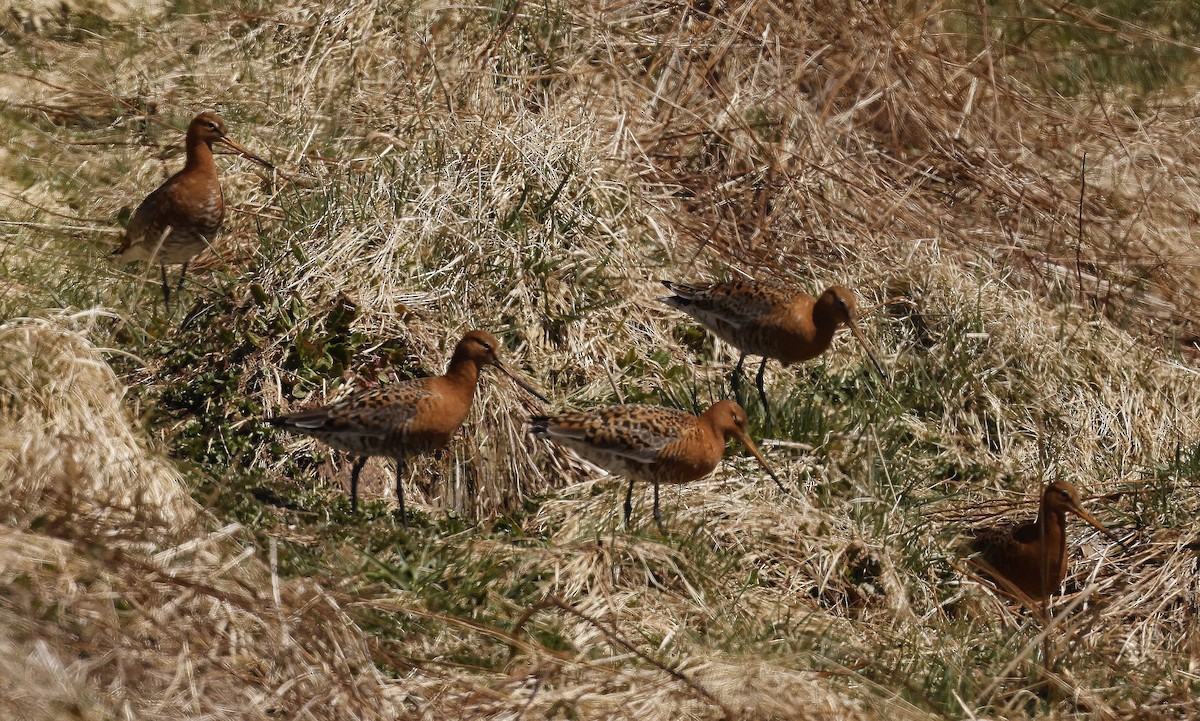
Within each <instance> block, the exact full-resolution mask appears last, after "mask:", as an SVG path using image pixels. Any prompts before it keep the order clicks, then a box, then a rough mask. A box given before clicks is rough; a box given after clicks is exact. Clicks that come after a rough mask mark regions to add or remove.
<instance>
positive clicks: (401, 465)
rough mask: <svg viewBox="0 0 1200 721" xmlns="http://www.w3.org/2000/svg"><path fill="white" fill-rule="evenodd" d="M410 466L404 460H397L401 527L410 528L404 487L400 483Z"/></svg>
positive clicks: (397, 492)
mask: <svg viewBox="0 0 1200 721" xmlns="http://www.w3.org/2000/svg"><path fill="white" fill-rule="evenodd" d="M407 467H408V464H407V463H405V462H404V461H403V460H401V459H399V458H397V459H396V500H397V501H399V502H400V525H401V526H403V527H404V528H408V514H407V513H405V512H404V485H403V484H402V483H401V482H400V477H401V476H402V475H404V469H405V468H407Z"/></svg>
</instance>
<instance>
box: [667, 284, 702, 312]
mask: <svg viewBox="0 0 1200 721" xmlns="http://www.w3.org/2000/svg"><path fill="white" fill-rule="evenodd" d="M659 282H660V283H662V284H663V285H664V286H666V288H667V290H669V291H671V292H672V293H674V294H675V295H663V296H659V298H658V299H659V300H661V301H662V302H664V303H666V304H667V305H671V306H675V307H676V308H686V307H688V306H689V305H691V304H692V303H693V301H694V299H695V297H696V296H697V295H698V294H699V293H701V292H702V291H703V288H700V287H699V286H695V285H688V284H686V283H676V282H674V281H671V280H663V281H659Z"/></svg>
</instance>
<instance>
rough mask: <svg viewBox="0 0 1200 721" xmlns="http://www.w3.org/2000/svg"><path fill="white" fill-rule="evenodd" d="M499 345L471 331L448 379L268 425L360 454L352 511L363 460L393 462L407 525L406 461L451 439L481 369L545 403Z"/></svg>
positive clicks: (375, 393)
mask: <svg viewBox="0 0 1200 721" xmlns="http://www.w3.org/2000/svg"><path fill="white" fill-rule="evenodd" d="M499 347H500V343H499V341H497V340H496V338H495V337H494V336H492V334H491V333H488V332H487V331H482V330H473V331H470V332H469V333H467V334H466V335H464V336H463V337H462V340H460V341H459V342H458V345H456V346H455V347H454V355H452V356H451V357H450V365H449V367H447V368H446V375H442V376H432V377H429V378H417V379H415V380H409V381H404V382H402V383H395V384H393V385H390V386H380V387H377V388H371V389H368V390H364V391H359V392H357V393H354V394H352V395H350V396H349V397H347V398H345V399H343V400H341V401H339V402H337V403H334V404H332V405H328V406H323V407H320V408H314V409H312V410H307V411H299V412H296V413H288V414H287V415H282V416H276V417H274V418H268V419H267V422H268V423H270V424H272V425H274V426H277V427H279V428H284V429H286V430H288V431H292V432H295V433H303V434H305V435H309V436H312V437H313V438H316V439H318V440H320V441H323V442H324V443H326V444H328V445H329V446H331V447H333V448H336V449H338V450H341V451H346V452H347V453H352V454H355V455H358V456H361V458H359V459H358V461H357V462H356V463H355V464H354V471H353V472H352V473H351V475H350V507H351V510H353V511H355V512H357V511H358V475H359V473H360V472H362V468H363V466H364V465H365V464H366V462H367V459H368V458H370V457H371V456H387V457H389V458H393V459H395V461H396V498H397V500H399V501H400V522H401V523H402V524H405V525H407V520H406V516H405V512H404V486H402V485H401V483H400V477H401V474H402V471H403V469H404V467H405V463H406V459H408V458H409V457H411V456H415V455H418V454H421V453H427V452H429V451H433V450H436V449H438V448H441V447H442V446H444V445H446V443H448V442H449V441H450V437H451V436H453V435H454V433H455V432H456V431H457V430H458V428H459V426H461V425H462V423H463V421H464V420H465V419H466V417H467V413H468V412H469V411H470V410H471V400H472V399H473V398H474V396H475V386H476V385H477V384H478V381H479V371H480V369H481V368H482V367H483V366H486V365H490V366H494V367H495V368H496V369H498V370H499V371H500V372H501V373H503V374H504V375H506V376H508V377H509V378H511V379H512V380H513V382H514V383H516V384H517V385H519V386H520V387H522V388H524V389H525V390H526V391H528V392H529V393H530V394H531V395H533V396H534V397H536V398H538V399H540V400H541V401H543V402H546V398H545V397H544V396H543V395H542V394H541V393H538V392H537V391H536V390H535V389H534V388H533V386H531V385H530V384H529V383H528V382H527V381H525V380H524V379H522V378H521V377H520V376H518V375H516V374H515V373H513V372H511V371H509V370H508V369H507V368H505V367H504V365H503V364H502V363H501V362H500V358H499V357H498V356H497V355H496V352H497V349H498V348H499Z"/></svg>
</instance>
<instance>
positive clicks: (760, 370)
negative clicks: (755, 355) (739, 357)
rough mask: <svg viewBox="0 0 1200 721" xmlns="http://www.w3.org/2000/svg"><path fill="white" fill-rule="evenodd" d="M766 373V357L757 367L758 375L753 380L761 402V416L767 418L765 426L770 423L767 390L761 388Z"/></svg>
mask: <svg viewBox="0 0 1200 721" xmlns="http://www.w3.org/2000/svg"><path fill="white" fill-rule="evenodd" d="M766 371H767V357H766V356H763V360H762V365H760V366H759V367H758V375H757V376H755V378H754V385H756V386H758V397H759V399H760V400H762V406H763V414H764V415H766V417H767V425H773V424H772V423H771V406H770V405H769V404H768V403H767V390H766V388H764V387H763V380H764V377H765V373H766Z"/></svg>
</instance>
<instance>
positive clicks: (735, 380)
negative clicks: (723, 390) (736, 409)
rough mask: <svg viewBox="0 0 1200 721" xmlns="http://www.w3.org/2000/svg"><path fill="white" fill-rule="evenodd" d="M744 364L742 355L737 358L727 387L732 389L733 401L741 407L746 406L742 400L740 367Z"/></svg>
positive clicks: (744, 355) (743, 355) (744, 360)
mask: <svg viewBox="0 0 1200 721" xmlns="http://www.w3.org/2000/svg"><path fill="white" fill-rule="evenodd" d="M745 362H746V354H745V353H743V354H742V355H741V356H740V357H739V358H738V362H737V365H736V366H734V367H733V376H731V377H730V379H729V385H730V386H731V387H732V388H733V399H734V400H735V401H737V402H738V405H739V406H742V407H745V405H746V402H745V401H743V400H742V365H743V364H744V363H745Z"/></svg>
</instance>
